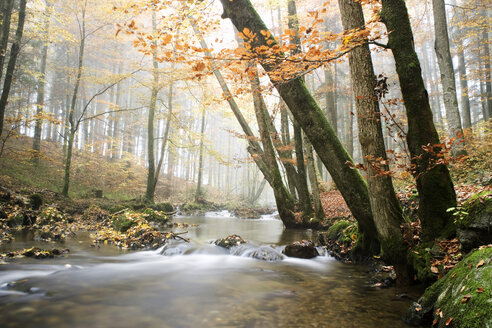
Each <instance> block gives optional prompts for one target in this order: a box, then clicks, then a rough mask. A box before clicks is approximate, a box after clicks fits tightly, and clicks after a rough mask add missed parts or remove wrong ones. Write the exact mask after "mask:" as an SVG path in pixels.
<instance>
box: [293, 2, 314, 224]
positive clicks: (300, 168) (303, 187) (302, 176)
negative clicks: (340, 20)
mask: <svg viewBox="0 0 492 328" xmlns="http://www.w3.org/2000/svg"><path fill="white" fill-rule="evenodd" d="M288 14H289V20H288V26H289V29H291V30H294V32H295V33H294V36H293V38H292V40H291V42H292V44H295V45H297V50H296V51H295V52H299V51H300V47H301V44H300V40H299V32H298V31H299V20H298V17H297V9H296V2H295V1H294V0H289V2H288ZM292 122H293V124H294V142H295V148H296V164H297V179H298V183H297V185H298V189H297V192H298V194H299V203H300V205H301V206H300V207H301V208H302V212H303V218H304V220H305V221H306V222H307V220H308V219H309V218H310V217H311V215H312V214H313V206H312V204H311V198H310V196H309V189H308V184H307V174H306V167H305V164H304V150H303V144H302V129H301V126H300V125H299V123H298V122H297V121H296V120H295V118H294V119H293V120H292Z"/></svg>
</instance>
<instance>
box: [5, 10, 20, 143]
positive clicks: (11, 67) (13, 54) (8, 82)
mask: <svg viewBox="0 0 492 328" xmlns="http://www.w3.org/2000/svg"><path fill="white" fill-rule="evenodd" d="M5 6H6V7H8V6H9V4H8V3H6V4H5ZM25 19H26V0H20V3H19V18H18V21H17V30H16V31H15V38H14V43H12V48H11V50H10V58H9V63H8V65H7V71H6V72H5V79H4V81H3V90H2V96H1V97H0V136H1V135H2V132H3V122H4V118H5V108H6V107H7V103H8V98H9V93H10V88H11V86H12V80H13V78H14V71H15V63H16V61H17V56H18V55H19V52H20V43H21V41H22V34H23V32H24V21H25ZM5 23H6V24H7V22H5ZM4 36H5V35H4ZM7 38H8V35H7ZM2 41H3V40H2ZM3 42H4V41H3Z"/></svg>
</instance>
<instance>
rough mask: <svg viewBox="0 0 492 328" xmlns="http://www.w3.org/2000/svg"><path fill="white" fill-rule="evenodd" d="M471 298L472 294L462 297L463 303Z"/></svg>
mask: <svg viewBox="0 0 492 328" xmlns="http://www.w3.org/2000/svg"><path fill="white" fill-rule="evenodd" d="M470 298H471V295H470V294H467V295H465V296H463V298H462V299H461V303H462V304H465V303H466V302H468V300H469V299H470Z"/></svg>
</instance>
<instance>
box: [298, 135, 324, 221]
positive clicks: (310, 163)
mask: <svg viewBox="0 0 492 328" xmlns="http://www.w3.org/2000/svg"><path fill="white" fill-rule="evenodd" d="M303 137H304V140H303V141H304V151H305V153H306V162H307V168H308V177H309V183H310V184H311V192H312V194H313V205H314V219H313V220H312V222H321V221H323V219H324V218H325V211H324V210H323V206H322V205H321V197H320V194H319V186H318V176H317V174H316V166H315V165H314V156H313V146H312V145H311V143H310V142H309V139H308V138H307V137H306V134H304V135H303Z"/></svg>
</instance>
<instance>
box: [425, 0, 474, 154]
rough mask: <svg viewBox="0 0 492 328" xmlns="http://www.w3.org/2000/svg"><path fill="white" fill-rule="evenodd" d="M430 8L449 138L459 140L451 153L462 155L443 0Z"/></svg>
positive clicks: (463, 150) (461, 138)
mask: <svg viewBox="0 0 492 328" xmlns="http://www.w3.org/2000/svg"><path fill="white" fill-rule="evenodd" d="M432 8H433V12H434V34H435V50H436V55H437V62H438V64H439V70H440V71H441V84H442V89H443V99H444V108H445V109H446V119H447V123H448V134H449V138H456V139H458V141H459V142H456V143H454V145H453V153H454V154H455V155H464V154H466V150H465V148H464V140H463V129H462V127H461V117H460V111H459V109H458V98H457V96H456V80H455V76H454V68H453V59H452V58H451V50H450V47H449V35H448V23H447V18H446V9H445V7H444V0H432Z"/></svg>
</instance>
